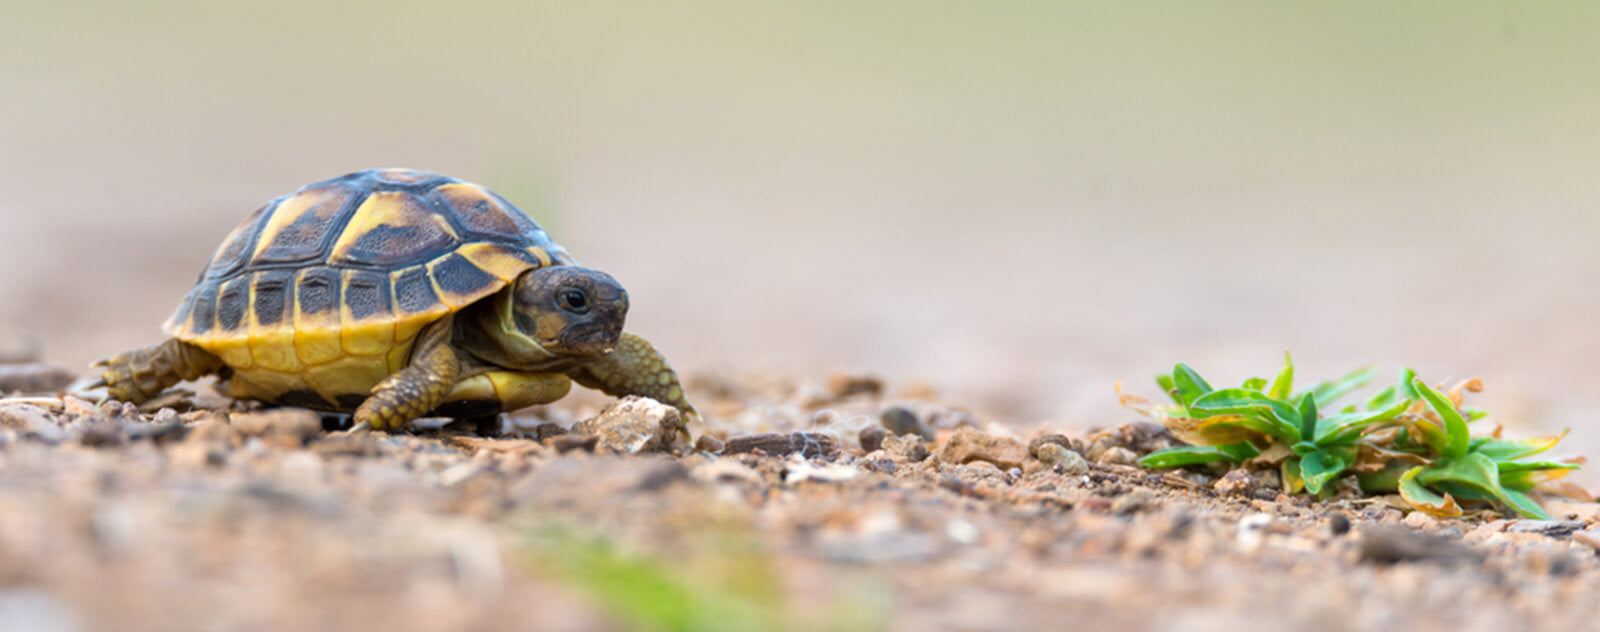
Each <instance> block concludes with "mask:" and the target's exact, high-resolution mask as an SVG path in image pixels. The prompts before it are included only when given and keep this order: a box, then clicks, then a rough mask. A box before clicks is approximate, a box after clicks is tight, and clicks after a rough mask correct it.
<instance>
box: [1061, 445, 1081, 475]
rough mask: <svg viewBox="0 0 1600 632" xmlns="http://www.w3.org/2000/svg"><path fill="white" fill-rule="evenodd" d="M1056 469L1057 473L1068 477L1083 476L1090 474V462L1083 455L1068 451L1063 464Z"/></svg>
mask: <svg viewBox="0 0 1600 632" xmlns="http://www.w3.org/2000/svg"><path fill="white" fill-rule="evenodd" d="M1055 469H1056V472H1059V473H1061V474H1065V475H1067V476H1082V475H1084V474H1087V473H1089V460H1088V459H1085V458H1083V455H1082V454H1078V453H1077V452H1075V451H1072V450H1067V452H1066V454H1065V455H1063V456H1062V458H1061V462H1060V463H1057V464H1056V468H1055Z"/></svg>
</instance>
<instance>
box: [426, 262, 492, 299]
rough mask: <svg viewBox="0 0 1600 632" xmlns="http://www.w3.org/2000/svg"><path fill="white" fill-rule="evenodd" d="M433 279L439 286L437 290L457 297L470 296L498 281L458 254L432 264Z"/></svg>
mask: <svg viewBox="0 0 1600 632" xmlns="http://www.w3.org/2000/svg"><path fill="white" fill-rule="evenodd" d="M433 279H434V281H435V282H437V283H438V284H439V289H441V290H443V291H445V292H449V293H452V294H458V295H466V294H472V293H474V292H477V291H478V290H482V289H484V288H486V287H489V285H490V284H492V283H494V282H495V281H497V280H498V279H496V278H495V277H494V276H492V275H490V274H489V273H488V272H484V271H483V269H482V268H479V267H478V266H475V265H472V262H471V261H467V259H466V257H462V256H461V255H458V254H451V255H450V256H448V257H445V258H444V259H442V260H440V261H439V263H436V264H434V266H433Z"/></svg>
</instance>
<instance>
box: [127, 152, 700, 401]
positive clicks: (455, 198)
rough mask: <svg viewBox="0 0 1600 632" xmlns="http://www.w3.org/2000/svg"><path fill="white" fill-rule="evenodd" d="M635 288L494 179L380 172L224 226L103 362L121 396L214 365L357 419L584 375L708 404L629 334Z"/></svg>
mask: <svg viewBox="0 0 1600 632" xmlns="http://www.w3.org/2000/svg"><path fill="white" fill-rule="evenodd" d="M627 313H628V294H627V292H625V291H623V289H622V286H621V285H618V284H617V281H616V279H613V278H611V276H610V275H608V274H606V273H604V272H600V271H597V270H591V269H589V268H585V267H582V266H579V265H578V264H577V262H576V261H575V260H574V259H573V258H572V256H571V255H568V254H567V251H566V250H565V249H563V248H562V247H561V246H559V245H557V244H556V243H555V242H554V241H551V240H550V237H549V236H548V235H546V234H545V232H544V230H543V229H541V228H539V225H538V224H536V223H534V221H533V220H532V219H530V218H528V216H527V215H525V214H523V213H522V211H520V210H518V209H517V208H516V207H515V206H512V205H511V203H509V202H507V201H505V200H504V199H503V198H501V197H500V196H498V195H495V194H494V193H493V192H490V191H489V190H487V189H485V188H483V187H480V186H478V185H475V184H471V183H468V182H462V181H461V180H457V179H455V178H451V177H448V176H442V175H439V174H434V173H427V172H423V171H411V170H404V169H382V170H378V169H374V170H368V171H360V172H356V173H352V174H349V175H346V176H342V177H338V178H334V179H331V180H327V181H324V182H318V183H316V184H311V185H307V186H306V187H304V188H301V189H300V190H299V191H296V192H294V193H292V194H289V195H287V196H284V197H281V198H278V199H276V200H273V201H272V202H271V203H268V204H267V205H266V206H263V207H261V209H259V210H257V211H256V212H255V213H254V214H252V215H251V216H250V217H249V218H248V219H246V220H245V221H244V223H243V224H240V225H239V227H238V228H235V229H234V230H233V233H231V234H230V235H228V237H227V239H225V240H223V242H222V246H221V247H220V248H218V249H217V252H216V254H215V255H214V256H212V258H211V261H210V262H209V263H207V264H206V267H205V268H204V269H203V270H202V271H201V273H200V279H199V282H198V283H196V285H195V287H194V289H193V290H190V291H189V295H188V296H187V297H185V298H184V300H183V304H182V305H179V306H178V311H177V312H176V313H174V314H173V316H172V318H170V319H168V320H167V323H166V325H165V326H164V330H165V331H166V333H167V334H169V335H171V336H172V337H171V338H170V339H168V340H166V341H165V342H162V343H159V344H156V345H152V346H149V347H145V348H143V349H135V350H133V351H129V352H127V353H123V354H121V355H118V356H116V357H113V358H110V359H106V360H101V361H100V362H99V363H97V364H96V366H103V367H105V368H104V370H103V371H102V372H101V374H100V380H101V382H103V383H104V385H105V386H107V387H108V388H107V390H108V391H109V393H110V395H111V396H112V397H114V398H116V399H121V400H125V401H131V402H135V403H139V402H143V401H145V400H148V399H150V398H151V397H154V396H155V395H156V394H157V393H160V392H161V391H162V390H164V389H166V388H167V387H169V386H172V385H173V384H176V383H178V382H179V381H182V380H193V379H196V378H199V377H201V376H205V375H209V374H216V375H218V376H220V377H221V378H222V379H223V380H225V381H226V392H227V393H228V394H229V395H230V396H232V397H235V398H248V399H257V400H261V401H265V402H271V403H276V404H283V405H289V406H304V407H307V408H314V409H318V410H326V411H338V412H354V415H355V423H356V428H358V429H363V428H374V429H396V428H401V427H404V426H405V425H406V424H407V423H409V422H410V421H411V420H413V419H416V418H418V417H422V416H429V415H436V416H446V417H457V418H471V417H480V416H485V415H493V414H496V413H499V412H501V411H509V410H515V409H518V408H523V407H526V406H531V405H534V404H543V403H548V402H552V401H555V400H557V399H560V398H561V397H562V396H564V395H566V394H567V392H568V391H569V390H570V389H571V388H572V382H573V381H576V382H577V383H579V384H582V385H584V386H587V387H589V388H593V389H597V390H600V391H602V392H605V393H607V394H610V395H615V396H623V395H643V396H646V397H651V398H654V399H656V400H659V401H661V402H663V403H666V404H668V405H671V406H674V407H676V408H678V409H679V410H680V411H682V412H683V413H685V414H687V415H690V416H698V415H697V413H696V411H695V409H694V406H692V405H690V404H689V401H688V400H687V399H686V398H685V397H684V393H683V387H682V385H681V384H680V383H679V381H678V375H677V374H676V373H674V372H673V370H672V367H671V366H669V365H668V364H667V361H666V358H663V357H662V356H661V354H660V353H659V352H657V351H656V350H655V348H654V347H652V346H650V343H649V342H646V341H645V339H643V338H640V337H638V336H635V335H633V334H631V333H627V332H624V331H622V324H623V320H624V318H625V317H626V316H627Z"/></svg>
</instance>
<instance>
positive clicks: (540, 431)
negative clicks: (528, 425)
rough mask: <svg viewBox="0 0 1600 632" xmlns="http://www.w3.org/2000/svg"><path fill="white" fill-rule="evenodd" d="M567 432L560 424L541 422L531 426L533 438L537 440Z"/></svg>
mask: <svg viewBox="0 0 1600 632" xmlns="http://www.w3.org/2000/svg"><path fill="white" fill-rule="evenodd" d="M567 432H568V431H567V429H566V428H564V427H562V426H561V424H552V423H542V424H539V425H537V426H534V427H533V438H534V439H536V440H539V441H544V440H545V439H549V438H551V437H559V436H561V435H564V434H567Z"/></svg>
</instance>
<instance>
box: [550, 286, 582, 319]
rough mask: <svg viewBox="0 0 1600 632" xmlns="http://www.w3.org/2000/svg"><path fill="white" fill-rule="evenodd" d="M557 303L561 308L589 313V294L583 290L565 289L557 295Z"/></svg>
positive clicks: (578, 312)
mask: <svg viewBox="0 0 1600 632" xmlns="http://www.w3.org/2000/svg"><path fill="white" fill-rule="evenodd" d="M556 303H557V304H558V305H560V306H561V309H564V310H566V311H569V312H572V313H574V314H587V313H589V295H588V294H584V293H583V290H578V289H567V290H563V291H562V292H561V293H559V294H557V295H556Z"/></svg>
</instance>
